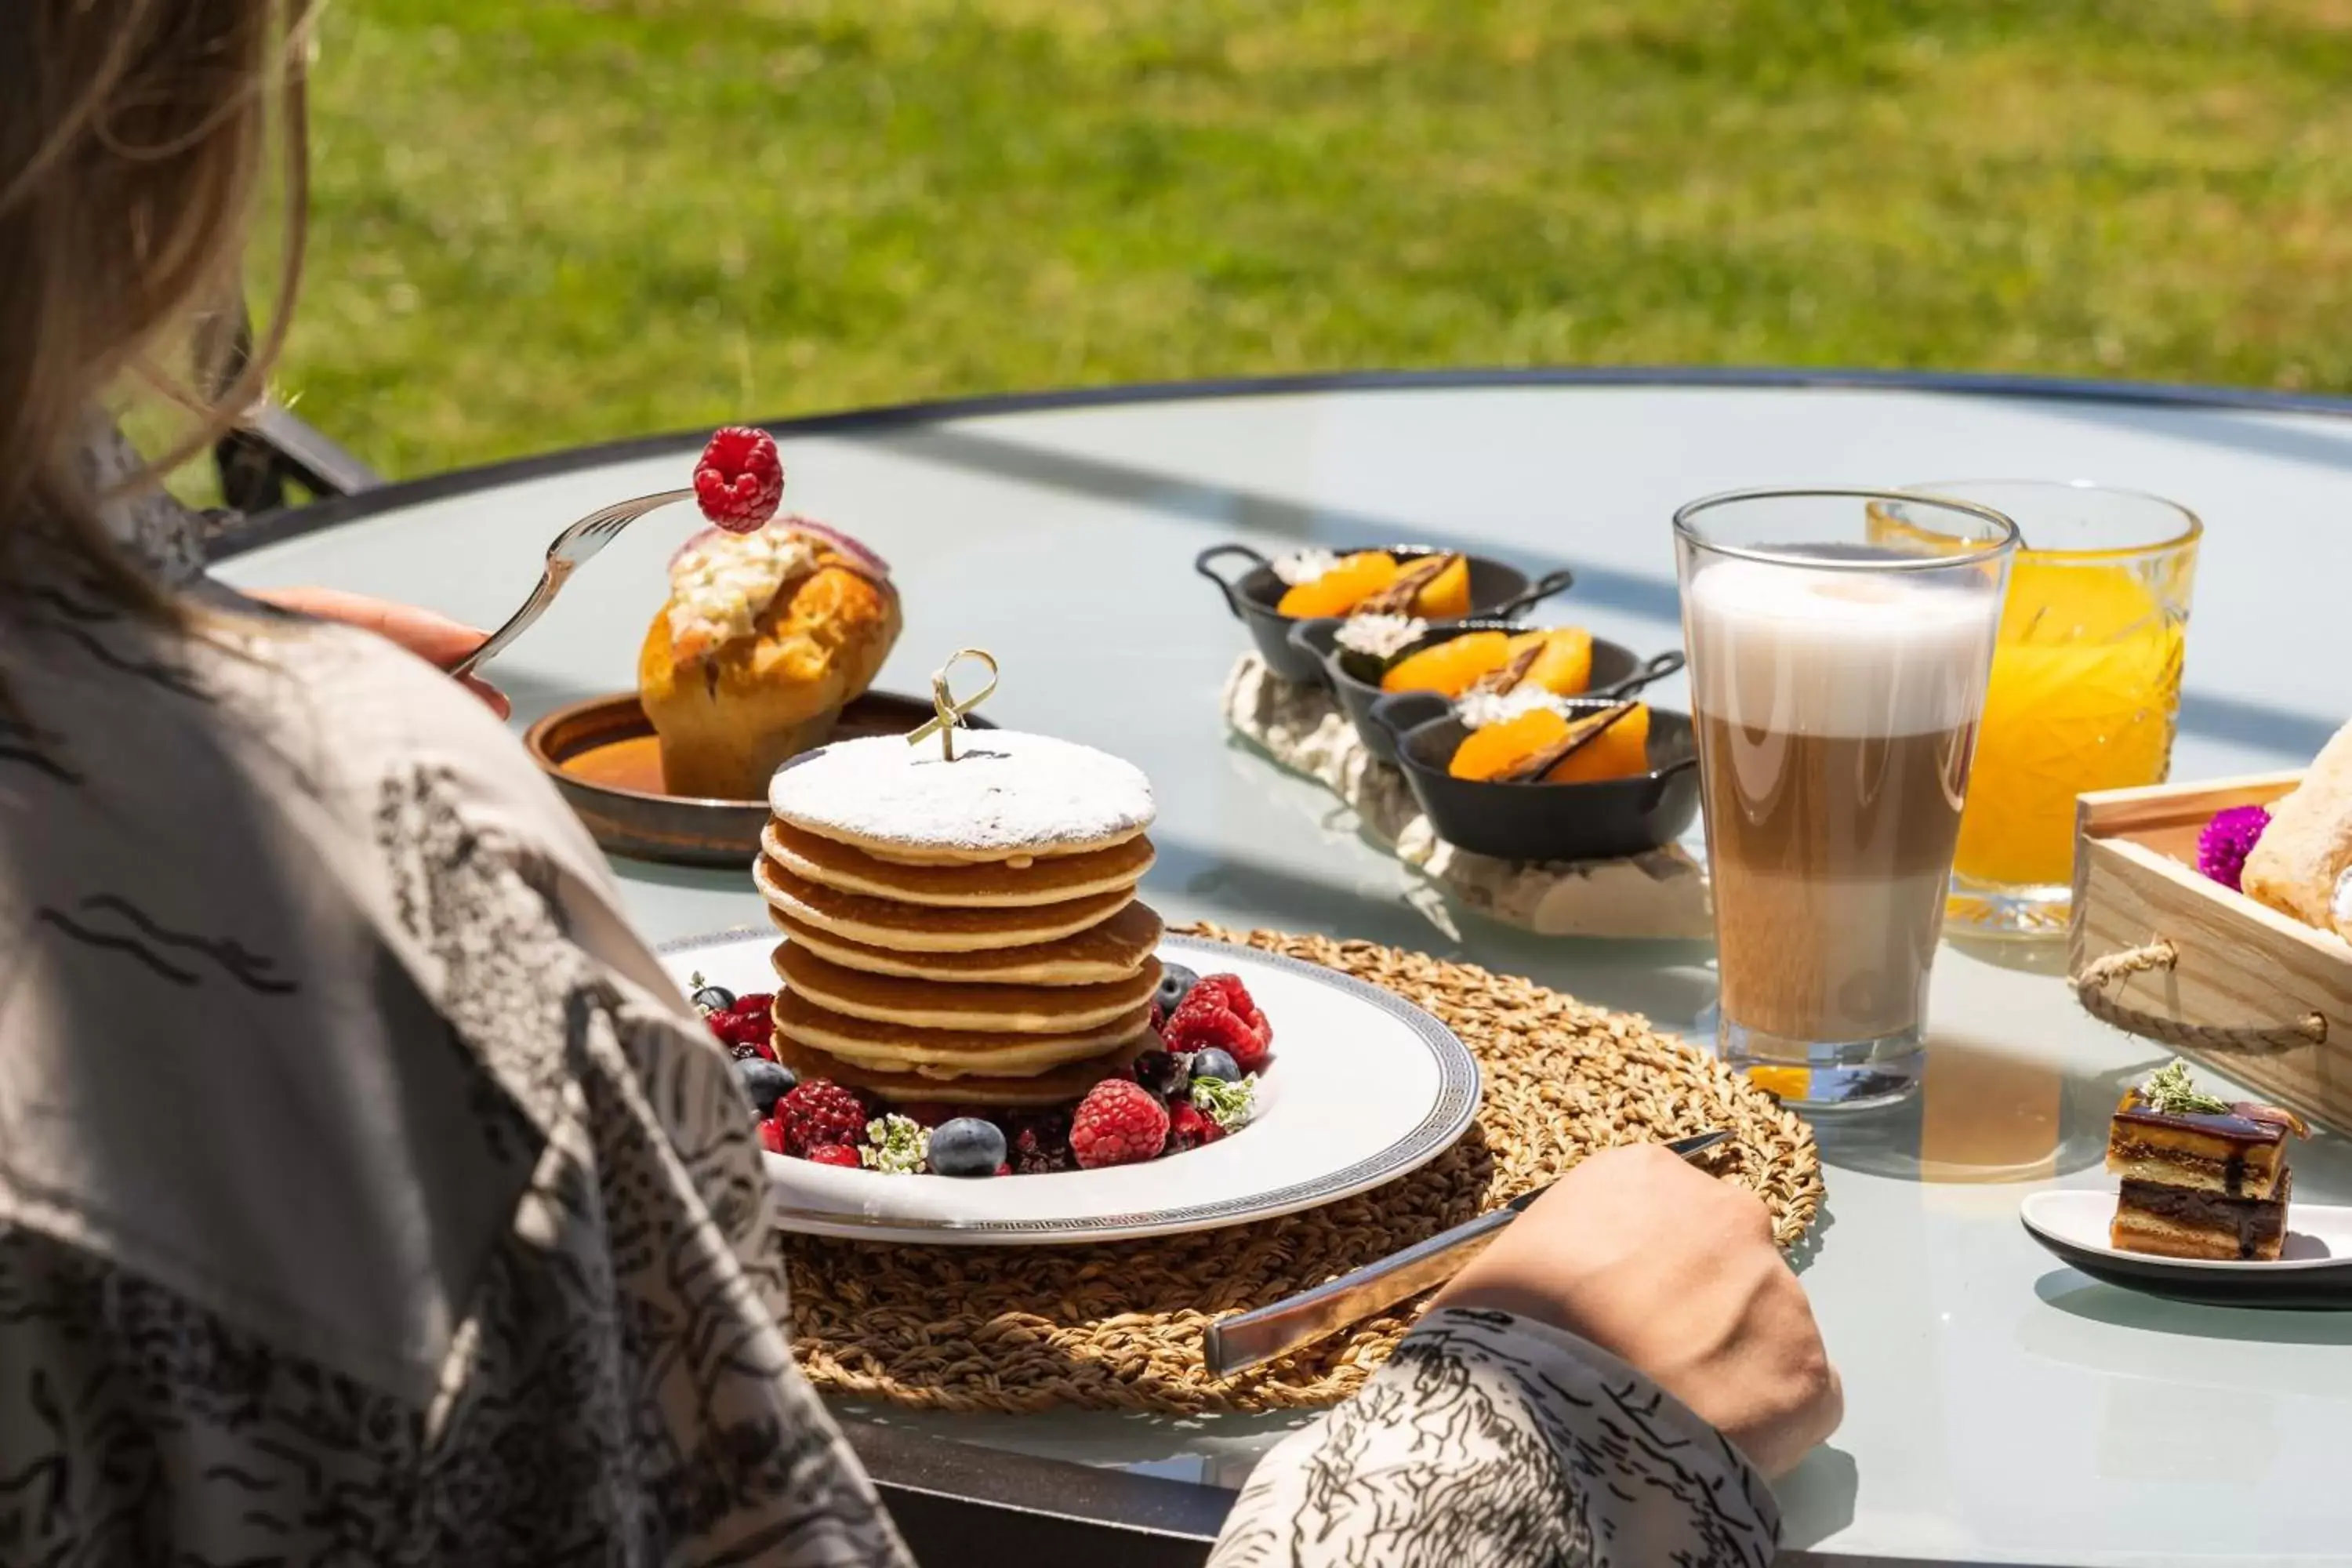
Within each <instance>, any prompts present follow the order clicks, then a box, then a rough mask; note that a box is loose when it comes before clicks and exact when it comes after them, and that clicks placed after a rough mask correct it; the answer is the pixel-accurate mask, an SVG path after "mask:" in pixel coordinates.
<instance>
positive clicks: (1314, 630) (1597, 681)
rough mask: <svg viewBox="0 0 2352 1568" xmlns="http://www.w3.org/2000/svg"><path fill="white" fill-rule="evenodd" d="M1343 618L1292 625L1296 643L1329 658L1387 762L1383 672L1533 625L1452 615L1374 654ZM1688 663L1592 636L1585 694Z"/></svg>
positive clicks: (1342, 692)
mask: <svg viewBox="0 0 2352 1568" xmlns="http://www.w3.org/2000/svg"><path fill="white" fill-rule="evenodd" d="M1343 624H1344V623H1342V622H1339V621H1323V620H1317V621H1300V622H1297V624H1296V625H1294V626H1292V627H1291V628H1290V640H1291V642H1292V643H1293V644H1295V645H1297V646H1298V647H1305V648H1307V649H1310V650H1311V651H1313V653H1314V654H1315V657H1316V658H1319V659H1321V660H1322V661H1323V675H1324V682H1325V684H1327V685H1328V686H1329V687H1330V688H1331V691H1332V694H1333V695H1334V696H1336V697H1338V698H1339V706H1340V708H1342V709H1343V710H1346V712H1347V715H1348V718H1349V721H1351V722H1353V723H1354V725H1355V726H1356V733H1357V734H1358V735H1360V736H1361V737H1362V738H1363V742H1364V749H1365V750H1366V751H1368V752H1371V753H1372V755H1373V756H1375V757H1377V758H1379V759H1380V760H1381V762H1384V763H1393V762H1395V761H1396V760H1397V759H1396V743H1395V742H1394V741H1393V740H1392V739H1391V736H1390V734H1389V731H1386V730H1383V729H1381V727H1380V726H1379V725H1378V724H1375V723H1373V722H1372V704H1373V703H1375V702H1377V701H1379V700H1381V695H1382V693H1381V676H1383V675H1386V674H1387V673H1388V672H1389V671H1390V670H1391V669H1392V668H1395V667H1396V665H1397V662H1398V661H1399V660H1401V659H1404V658H1411V657H1412V655H1414V654H1417V653H1419V652H1420V651H1421V650H1422V649H1423V648H1425V647H1436V646H1437V645H1438V644H1439V643H1444V642H1452V641H1453V640H1454V638H1455V637H1460V636H1462V635H1463V634H1464V633H1465V632H1506V633H1509V634H1512V635H1514V636H1516V635H1517V634H1518V633H1520V632H1525V631H1532V630H1534V629H1535V628H1533V627H1531V626H1519V625H1517V624H1516V623H1513V622H1510V621H1498V620H1496V619H1495V618H1494V617H1492V616H1475V617H1474V618H1472V619H1470V620H1466V621H1449V622H1447V623H1446V624H1444V626H1432V627H1430V628H1429V630H1427V631H1425V632H1423V633H1422V635H1421V636H1419V637H1415V638H1414V639H1413V640H1412V641H1411V642H1409V643H1407V644H1405V646H1404V647H1402V648H1401V649H1399V650H1398V651H1397V653H1396V654H1395V655H1394V656H1393V657H1392V658H1373V657H1372V656H1371V655H1370V654H1363V653H1356V652H1354V651H1352V650H1350V649H1348V648H1343V647H1340V646H1339V642H1338V640H1337V639H1338V637H1339V627H1340V626H1342V625H1343ZM1682 667H1683V656H1682V652H1681V650H1680V649H1676V650H1675V651H1673V652H1671V653H1662V654H1659V655H1658V656H1657V657H1656V658H1651V659H1647V660H1644V659H1643V658H1641V657H1639V656H1638V655H1636V654H1635V653H1634V652H1633V649H1632V648H1630V647H1626V646H1625V645H1624V644H1623V643H1616V642H1611V641H1609V640H1608V639H1607V638H1605V637H1594V638H1593V639H1592V675H1591V680H1590V682H1589V684H1587V686H1586V687H1585V689H1584V691H1583V693H1582V694H1581V695H1584V696H1588V697H1606V698H1612V699H1614V698H1621V697H1631V696H1632V695H1633V693H1634V692H1636V691H1639V690H1640V689H1642V688H1643V687H1644V686H1647V685H1649V684H1650V682H1652V681H1654V680H1663V679H1665V678H1666V677H1667V676H1669V675H1672V674H1673V673H1674V672H1675V671H1676V670H1678V669H1680V668H1682Z"/></svg>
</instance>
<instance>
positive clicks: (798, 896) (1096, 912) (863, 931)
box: [751, 855, 1134, 952]
mask: <svg viewBox="0 0 2352 1568" xmlns="http://www.w3.org/2000/svg"><path fill="white" fill-rule="evenodd" d="M751 879H752V880H753V881H755V882H757V883H758V884H759V888H760V894H761V897H762V898H764V899H766V900H768V905H769V907H770V908H771V909H773V910H779V911H781V912H782V913H783V914H785V915H788V916H790V917H791V918H792V919H793V920H796V921H801V922H802V923H803V924H805V925H812V926H814V927H816V928H817V929H818V930H819V931H828V932H830V933H832V934H833V935H835V936H836V937H842V938H845V939H846V940H848V941H850V942H857V943H860V944H862V945H864V946H866V947H877V948H890V949H894V950H896V951H898V952H985V951H990V950H994V949H998V948H1007V947H1034V946H1035V945H1036V944H1037V943H1039V942H1060V941H1062V940H1063V939H1065V938H1066V937H1073V936H1076V935H1077V934H1078V933H1079V932H1080V931H1088V930H1091V929H1092V928H1094V927H1096V926H1098V925H1100V924H1102V923H1103V922H1104V921H1107V920H1108V919H1110V918H1111V917H1112V916H1113V915H1115V914H1117V913H1118V912H1119V910H1123V909H1125V908H1127V906H1128V905H1129V904H1130V903H1132V902H1134V895H1133V894H1132V893H1129V892H1127V891H1125V890H1121V891H1119V892H1116V893H1096V894H1092V895H1090V896H1088V897H1087V898H1083V899H1071V900H1067V901H1066V902H1064V903H1058V904H1036V905H1033V906H1031V907H1029V908H1026V909H1010V910H945V909H940V908H938V907H937V906H934V905H927V904H902V903H899V902H898V900H894V899H875V898H868V897H866V895H865V894H863V893H845V892H842V891H840V890H839V889H835V888H820V887H818V886H817V885H816V884H815V883H814V882H811V881H808V880H806V879H803V878H800V877H796V876H794V875H793V873H792V872H790V871H787V870H785V869H784V868H782V866H779V865H777V864H776V863H775V862H774V861H773V860H771V859H769V858H767V857H766V856H764V855H762V856H761V857H760V858H759V859H758V860H756V861H754V862H753V863H752V866H751Z"/></svg>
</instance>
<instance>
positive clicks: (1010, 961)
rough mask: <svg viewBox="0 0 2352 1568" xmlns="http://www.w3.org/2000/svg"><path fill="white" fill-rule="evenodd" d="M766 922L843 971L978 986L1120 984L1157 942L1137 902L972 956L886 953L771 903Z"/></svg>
mask: <svg viewBox="0 0 2352 1568" xmlns="http://www.w3.org/2000/svg"><path fill="white" fill-rule="evenodd" d="M768 918H769V920H771V921H773V922H774V923H775V927H776V929H777V930H778V931H782V932H783V933H784V934H785V935H786V936H788V937H790V938H792V939H793V941H794V942H798V943H799V944H800V945H802V946H803V947H805V948H807V949H808V950H809V951H810V952H814V953H815V954H816V955H817V956H818V957H820V958H827V959H831V960H832V961H833V962H834V963H837V964H839V965H841V966H842V967H843V968H844V969H855V970H858V971H860V972H861V973H866V974H891V975H896V976H898V977H899V978H900V979H904V980H942V981H949V982H954V983H962V984H983V985H1099V984H1103V983H1105V982H1107V981H1112V980H1123V979H1125V978H1126V977H1127V976H1129V975H1130V974H1132V973H1135V972H1136V971H1137V970H1139V969H1140V968H1142V967H1143V961H1144V960H1145V959H1147V958H1150V956H1151V952H1152V950H1153V949H1154V948H1156V947H1158V946H1159V945H1160V934H1161V931H1162V930H1163V928H1162V926H1161V924H1160V916H1159V914H1158V913H1157V912H1156V911H1155V910H1153V909H1152V908H1151V907H1150V905H1149V904H1146V903H1143V902H1142V901H1140V900H1138V901H1137V902H1135V903H1131V904H1129V905H1128V906H1127V908H1125V909H1123V910H1119V911H1118V913H1117V914H1115V915H1113V916H1111V917H1110V919H1108V920H1107V921H1103V922H1102V924H1100V925H1098V926H1094V927H1092V928H1090V929H1088V930H1086V931H1080V932H1078V934H1077V935H1076V936H1067V937H1064V938H1063V939H1062V940H1061V941H1059V942H1037V943H1034V944H1033V945H1031V946H1028V947H1000V948H993V949H987V948H983V949H982V950H980V951H979V952H891V951H890V950H889V949H887V948H880V947H868V946H866V944H865V943H863V942H851V941H849V940H848V939H847V938H845V937H840V936H835V934H834V933H833V932H831V931H824V930H822V929H821V928H819V927H816V926H813V925H810V924H808V923H807V922H806V921H799V920H794V919H793V917H792V916H790V915H788V914H786V913H785V912H784V911H783V910H780V909H777V908H774V907H773V906H771V907H770V908H769V910H768Z"/></svg>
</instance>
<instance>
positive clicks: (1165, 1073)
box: [1135, 1051, 1192, 1100]
mask: <svg viewBox="0 0 2352 1568" xmlns="http://www.w3.org/2000/svg"><path fill="white" fill-rule="evenodd" d="M1135 1081H1136V1082H1138V1083H1139V1084H1141V1085H1142V1086H1143V1087H1144V1088H1146V1089H1150V1091H1151V1092H1152V1093H1154V1094H1156V1095H1158V1096H1159V1097H1160V1099H1162V1100H1165V1099H1167V1098H1168V1097H1169V1096H1170V1095H1171V1094H1181V1093H1183V1092H1184V1088H1185V1086H1186V1085H1187V1084H1189V1083H1191V1082H1192V1074H1191V1073H1190V1072H1188V1071H1186V1070H1185V1066H1184V1058H1182V1057H1172V1056H1170V1055H1169V1054H1168V1053H1167V1052H1166V1051H1146V1052H1144V1053H1143V1054H1142V1055H1141V1056H1139V1057H1138V1058H1135Z"/></svg>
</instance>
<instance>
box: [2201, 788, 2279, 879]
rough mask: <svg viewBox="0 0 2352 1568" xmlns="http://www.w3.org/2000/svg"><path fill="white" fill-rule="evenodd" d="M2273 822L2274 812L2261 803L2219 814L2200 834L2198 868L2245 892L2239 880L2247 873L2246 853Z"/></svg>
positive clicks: (2234, 808) (2239, 806)
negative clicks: (2239, 884) (2264, 829)
mask: <svg viewBox="0 0 2352 1568" xmlns="http://www.w3.org/2000/svg"><path fill="white" fill-rule="evenodd" d="M2270 825H2271V814H2270V813H2269V812H2267V811H2265V810H2263V808H2262V807H2261V806H2259V805H2233V806H2231V808H2230V809H2229V810H2227V811H2224V812H2219V813H2216V814H2215V816H2214V817H2213V820H2212V821H2210V822H2209V823H2207V824H2206V825H2205V831H2204V832H2202V833H2200V834H2199V835H2198V836H2197V869H2198V870H2200V871H2201V872H2203V873H2204V874H2205V875H2206V876H2208V877H2210V878H2212V879H2213V880H2215V881H2217V882H2219V883H2221V886H2223V887H2225V888H2227V889H2230V890H2231V892H2233V893H2234V892H2239V891H2242V889H2241V888H2240V887H2239V886H2238V879H2239V878H2240V877H2241V876H2242V875H2243V874H2244V873H2245V869H2246V853H2247V851H2249V850H2251V849H2252V848H2253V847H2254V841H2255V840H2256V839H2258V838H2260V837H2262V836H2263V828H2265V827H2268V826H2270Z"/></svg>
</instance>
